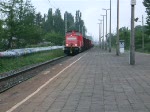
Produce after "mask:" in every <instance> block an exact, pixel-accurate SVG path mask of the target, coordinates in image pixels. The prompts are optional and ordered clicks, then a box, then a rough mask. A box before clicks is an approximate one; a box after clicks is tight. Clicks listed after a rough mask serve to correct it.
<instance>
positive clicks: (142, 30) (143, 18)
mask: <svg viewBox="0 0 150 112" xmlns="http://www.w3.org/2000/svg"><path fill="white" fill-rule="evenodd" d="M142 49H143V51H144V17H143V15H142Z"/></svg>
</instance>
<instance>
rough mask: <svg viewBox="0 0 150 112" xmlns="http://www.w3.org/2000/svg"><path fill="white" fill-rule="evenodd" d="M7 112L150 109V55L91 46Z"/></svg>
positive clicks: (141, 111) (144, 111) (143, 111)
mask: <svg viewBox="0 0 150 112" xmlns="http://www.w3.org/2000/svg"><path fill="white" fill-rule="evenodd" d="M7 112H150V55H149V54H144V53H136V64H135V65H134V66H132V65H129V52H125V53H124V54H121V55H120V56H116V55H115V51H112V52H111V53H109V52H108V51H105V50H100V48H98V47H95V48H92V49H90V50H89V51H86V52H83V53H80V54H79V55H76V56H74V57H73V59H72V62H71V63H70V64H68V65H67V66H66V67H65V68H64V69H62V70H61V71H59V72H58V73H57V74H56V76H54V77H52V78H51V79H48V80H47V81H46V82H45V83H44V84H43V85H42V86H40V87H39V88H38V89H37V90H36V91H35V92H33V93H32V94H30V95H29V96H27V97H26V98H24V99H23V100H22V101H19V102H18V103H16V104H15V105H14V106H13V107H12V108H10V109H8V111H7Z"/></svg>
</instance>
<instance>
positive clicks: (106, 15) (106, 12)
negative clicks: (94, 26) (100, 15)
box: [103, 9, 110, 50]
mask: <svg viewBox="0 0 150 112" xmlns="http://www.w3.org/2000/svg"><path fill="white" fill-rule="evenodd" d="M103 10H105V11H106V42H105V50H107V11H108V10H110V9H103Z"/></svg>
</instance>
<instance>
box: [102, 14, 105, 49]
mask: <svg viewBox="0 0 150 112" xmlns="http://www.w3.org/2000/svg"><path fill="white" fill-rule="evenodd" d="M101 16H103V38H102V49H104V46H105V44H104V17H105V16H106V15H101Z"/></svg>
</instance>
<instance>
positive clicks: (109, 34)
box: [109, 0, 111, 52]
mask: <svg viewBox="0 0 150 112" xmlns="http://www.w3.org/2000/svg"><path fill="white" fill-rule="evenodd" d="M109 52H111V0H110V28H109Z"/></svg>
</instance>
